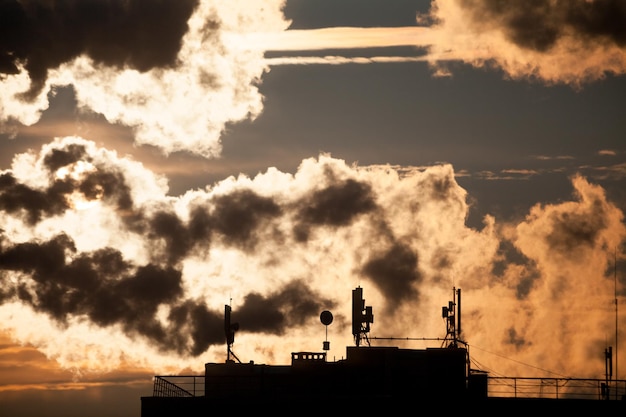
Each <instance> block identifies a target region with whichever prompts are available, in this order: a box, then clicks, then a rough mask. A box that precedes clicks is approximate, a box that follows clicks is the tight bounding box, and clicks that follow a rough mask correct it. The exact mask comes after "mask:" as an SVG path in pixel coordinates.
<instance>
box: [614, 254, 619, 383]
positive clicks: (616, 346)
mask: <svg viewBox="0 0 626 417" xmlns="http://www.w3.org/2000/svg"><path fill="white" fill-rule="evenodd" d="M613 256H614V260H613V270H614V273H613V274H614V280H615V290H614V293H615V379H618V378H619V373H618V370H617V355H618V352H619V346H618V345H617V339H618V334H619V332H618V330H617V323H618V320H617V317H618V314H617V304H618V303H617V246H615V254H614V255H613Z"/></svg>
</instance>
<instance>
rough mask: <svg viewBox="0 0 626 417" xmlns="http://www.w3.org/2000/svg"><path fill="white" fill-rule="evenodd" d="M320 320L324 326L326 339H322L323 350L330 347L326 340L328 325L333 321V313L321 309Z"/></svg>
mask: <svg viewBox="0 0 626 417" xmlns="http://www.w3.org/2000/svg"><path fill="white" fill-rule="evenodd" d="M320 321H321V322H322V324H323V325H324V326H325V327H326V339H325V340H324V345H323V346H324V350H329V349H330V342H329V341H328V325H329V324H330V323H332V322H333V313H331V312H330V311H328V310H324V311H322V314H320Z"/></svg>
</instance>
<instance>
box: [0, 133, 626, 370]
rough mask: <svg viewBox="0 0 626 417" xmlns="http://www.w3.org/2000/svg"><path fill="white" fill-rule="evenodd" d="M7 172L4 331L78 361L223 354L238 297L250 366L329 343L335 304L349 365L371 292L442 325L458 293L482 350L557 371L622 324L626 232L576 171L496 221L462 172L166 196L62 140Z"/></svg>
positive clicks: (272, 178)
mask: <svg viewBox="0 0 626 417" xmlns="http://www.w3.org/2000/svg"><path fill="white" fill-rule="evenodd" d="M2 178H3V179H4V181H3V182H2V187H0V203H1V207H2V209H1V210H0V215H1V216H2V222H3V223H2V224H3V230H2V232H1V234H0V265H1V268H2V274H1V275H0V281H1V283H2V286H1V288H2V292H1V293H0V318H2V321H1V322H2V323H3V330H4V331H5V332H9V333H10V334H11V335H12V337H13V338H14V339H15V340H17V341H19V342H21V343H28V344H31V345H33V346H35V347H37V349H39V350H40V351H41V352H43V353H45V354H46V355H47V356H48V357H49V358H53V359H55V360H57V361H58V362H59V363H60V364H61V365H62V366H64V367H70V368H71V367H74V368H78V369H85V370H94V369H95V370H97V369H101V368H102V367H109V368H110V367H115V366H116V364H121V363H122V362H124V363H127V362H129V361H130V362H132V363H136V366H138V367H140V366H143V367H146V368H154V369H160V370H161V371H163V370H164V369H174V368H178V369H182V368H193V367H194V366H197V362H198V361H199V360H204V361H206V360H215V361H221V360H223V356H224V352H225V339H224V333H223V332H224V330H223V311H224V310H223V309H224V305H225V304H230V305H231V306H232V309H233V312H232V315H233V317H232V319H233V320H234V321H236V322H238V323H239V324H240V330H239V331H238V333H237V336H236V340H237V344H236V345H235V350H236V352H237V356H238V357H239V358H243V359H244V360H247V359H248V358H250V359H253V360H256V361H263V360H266V361H270V362H282V361H285V360H286V359H285V358H284V355H286V353H285V352H289V350H290V349H291V350H293V351H296V350H303V349H304V350H308V349H310V350H316V348H315V347H314V346H311V340H312V339H313V342H315V340H316V339H315V336H314V335H315V334H316V333H315V332H320V334H321V332H322V328H321V324H320V322H319V314H320V312H321V311H323V310H331V311H332V312H333V315H334V317H335V320H334V322H333V324H332V325H331V326H330V327H331V328H330V329H329V338H330V339H331V340H333V346H334V349H335V350H334V351H333V352H331V354H334V355H335V356H339V357H341V356H342V355H343V352H342V351H341V349H343V347H344V346H345V345H350V344H351V334H350V314H351V313H350V311H351V310H350V308H351V306H350V291H351V290H352V289H353V288H354V287H356V286H359V285H361V286H363V287H364V289H365V290H364V295H365V298H366V300H367V302H368V305H372V306H374V310H375V312H378V313H375V314H376V323H375V324H374V325H373V332H375V335H376V336H383V337H384V336H395V337H408V336H421V337H436V336H441V335H442V333H443V334H445V326H443V325H442V324H441V323H440V317H439V312H440V307H441V305H442V303H444V304H445V303H447V301H448V299H449V295H450V294H449V292H450V291H451V290H452V288H453V287H454V286H457V287H460V288H462V289H463V291H464V317H465V319H464V320H465V323H464V333H465V335H466V337H467V338H468V339H469V341H470V343H472V344H474V345H475V346H478V347H483V348H489V350H490V351H497V352H499V353H500V354H501V355H508V356H511V357H515V358H516V359H517V360H518V361H526V362H527V363H532V364H535V365H536V366H539V367H542V368H544V369H548V368H551V367H553V366H554V367H556V368H557V370H558V371H560V372H565V371H566V370H567V372H568V373H569V372H571V373H572V374H573V373H576V374H578V375H590V374H592V375H594V376H595V375H596V374H597V373H598V372H599V371H598V370H597V369H596V368H602V366H601V364H600V363H599V362H601V355H600V354H599V353H598V352H601V348H602V346H603V344H604V343H605V342H606V335H607V334H611V332H610V330H611V329H610V326H611V323H613V322H614V321H613V319H612V311H609V310H610V308H609V305H608V304H607V303H608V301H609V300H611V299H612V290H613V280H612V279H609V278H610V274H609V273H608V272H607V270H608V269H609V266H610V264H611V262H612V259H613V256H614V249H615V248H617V247H619V245H621V243H622V242H623V240H624V238H625V236H626V230H624V225H623V223H622V222H623V213H621V211H620V210H619V209H617V208H616V207H615V205H614V204H612V203H611V202H609V201H607V199H606V196H605V195H604V191H603V190H602V189H601V188H600V187H598V186H596V185H593V184H591V183H589V182H588V181H587V180H586V179H584V178H583V177H581V176H576V177H574V178H572V185H573V187H574V191H575V194H574V196H573V197H574V198H573V199H572V201H568V202H563V203H561V204H555V205H546V206H541V205H537V206H536V207H534V208H533V209H532V210H531V212H530V213H529V214H528V216H527V217H526V218H525V219H524V220H523V221H522V222H520V223H518V224H499V223H497V222H496V219H495V218H493V217H491V216H487V217H485V219H484V227H483V228H482V229H481V230H476V229H472V228H469V227H467V226H466V225H465V220H466V217H467V214H468V210H469V206H468V204H467V202H466V198H467V194H466V192H465V190H463V189H462V188H461V187H460V186H459V185H458V184H457V183H456V181H455V173H454V171H453V169H452V167H451V166H450V165H438V166H430V167H422V168H414V169H406V168H403V169H397V168H394V167H391V166H385V165H377V166H356V165H355V166H349V165H347V164H346V163H345V162H344V161H342V160H339V159H335V158H333V157H331V156H330V155H320V156H319V157H318V158H311V159H306V160H304V161H302V163H301V165H300V167H299V168H298V170H297V172H295V173H294V174H288V173H282V172H280V171H278V170H276V169H274V168H270V169H268V170H267V171H266V172H265V173H261V174H259V175H257V176H256V177H254V178H249V177H246V176H240V177H238V178H234V177H230V178H227V179H225V180H223V181H221V182H219V183H216V184H214V185H213V186H210V187H209V186H207V187H206V188H205V189H203V190H194V191H189V192H187V193H186V194H184V195H181V196H179V197H170V196H167V186H166V184H164V182H163V179H162V178H160V177H158V176H156V175H154V174H153V173H151V172H150V171H148V170H147V169H146V168H144V167H143V166H142V165H141V164H139V163H137V162H134V161H131V160H129V159H127V158H124V157H120V156H118V155H117V154H115V153H114V152H110V151H107V150H106V149H103V148H99V147H97V146H96V145H95V144H94V143H93V142H90V141H87V140H84V139H81V138H78V137H67V138H59V139H56V140H55V141H53V142H51V143H50V144H47V145H45V146H44V147H42V148H41V150H40V151H39V152H38V153H34V152H30V153H27V154H23V155H18V156H17V157H16V158H15V159H14V163H13V166H12V167H11V169H9V170H6V171H4V172H3V173H2ZM46 201H51V202H54V204H44V203H42V202H46ZM78 203H80V204H78ZM609 315H611V318H610V320H609ZM555 326H557V328H556V330H555ZM555 332H556V334H558V335H559V337H557V338H554V337H553V335H554V334H555ZM407 333H408V334H407ZM312 335H313V336H312ZM583 335H584V337H583ZM320 337H321V336H320ZM69 346H71V349H68V347H69ZM563 351H566V352H569V353H571V354H570V355H562V352H563ZM281 355H282V356H281ZM478 356H479V357H480V356H481V355H480V353H478ZM481 359H482V361H483V362H484V363H487V364H488V365H489V366H491V367H498V368H500V369H507V370H510V369H511V368H510V364H506V363H505V362H502V361H501V358H496V359H493V358H491V359H488V360H486V359H484V358H481ZM516 364H517V365H519V362H517V363H516ZM590 367H591V369H589V368H590ZM602 369H603V368H602ZM515 374H520V372H519V370H518V372H515Z"/></svg>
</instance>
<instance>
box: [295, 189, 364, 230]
mask: <svg viewBox="0 0 626 417" xmlns="http://www.w3.org/2000/svg"><path fill="white" fill-rule="evenodd" d="M300 206H301V207H300V208H299V209H298V211H299V214H298V221H299V223H298V225H297V226H296V228H295V236H296V238H297V239H298V240H299V241H306V240H307V239H308V234H309V229H310V228H311V227H312V226H333V227H340V226H346V225H348V224H350V223H351V222H352V220H353V219H354V218H355V217H356V216H358V215H360V214H363V213H368V212H371V211H372V210H374V209H375V208H376V202H375V200H374V195H373V193H372V189H371V186H370V185H369V184H365V183H361V182H358V181H356V180H353V179H348V180H345V181H339V182H337V183H335V184H331V185H329V186H327V187H326V188H323V189H321V190H319V191H315V192H313V193H312V194H311V195H309V196H307V197H305V198H303V199H302V201H301V202H300Z"/></svg>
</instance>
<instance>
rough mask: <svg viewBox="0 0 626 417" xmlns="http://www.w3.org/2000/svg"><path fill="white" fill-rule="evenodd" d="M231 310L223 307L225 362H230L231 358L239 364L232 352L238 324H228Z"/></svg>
mask: <svg viewBox="0 0 626 417" xmlns="http://www.w3.org/2000/svg"><path fill="white" fill-rule="evenodd" d="M230 311H231V308H230V306H229V305H228V304H225V305H224V335H225V336H226V362H232V361H233V360H232V359H231V358H230V357H231V356H232V357H233V358H235V359H237V362H239V363H241V361H240V360H239V358H238V357H237V355H235V354H234V353H233V351H232V345H233V343H235V332H236V331H237V330H239V323H232V324H231V322H230Z"/></svg>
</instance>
